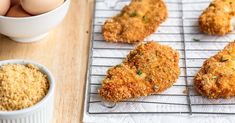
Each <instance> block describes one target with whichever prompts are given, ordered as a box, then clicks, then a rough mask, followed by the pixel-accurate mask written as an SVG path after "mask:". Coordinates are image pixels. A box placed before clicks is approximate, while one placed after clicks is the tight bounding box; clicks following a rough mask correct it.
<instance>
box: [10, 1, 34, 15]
mask: <svg viewBox="0 0 235 123" xmlns="http://www.w3.org/2000/svg"><path fill="white" fill-rule="evenodd" d="M6 16H8V17H29V16H31V15H30V14H28V13H27V12H25V11H24V10H23V9H22V7H21V6H20V5H19V4H17V5H15V6H13V7H11V8H10V10H9V11H8V12H7V15H6Z"/></svg>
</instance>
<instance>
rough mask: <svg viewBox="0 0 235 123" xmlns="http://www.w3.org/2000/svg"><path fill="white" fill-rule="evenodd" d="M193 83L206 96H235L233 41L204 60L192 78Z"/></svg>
mask: <svg viewBox="0 0 235 123" xmlns="http://www.w3.org/2000/svg"><path fill="white" fill-rule="evenodd" d="M194 85H195V88H196V90H197V91H198V92H199V93H200V94H202V95H204V96H207V97H208V98H213V99H217V98H230V97H232V96H235V42H231V43H230V44H229V45H227V46H226V47H225V48H224V49H223V50H222V51H220V52H219V53H218V54H216V55H215V56H212V57H210V58H209V59H207V60H206V61H205V62H204V64H203V66H202V68H201V69H200V71H199V72H198V73H197V75H196V76H195V78H194Z"/></svg>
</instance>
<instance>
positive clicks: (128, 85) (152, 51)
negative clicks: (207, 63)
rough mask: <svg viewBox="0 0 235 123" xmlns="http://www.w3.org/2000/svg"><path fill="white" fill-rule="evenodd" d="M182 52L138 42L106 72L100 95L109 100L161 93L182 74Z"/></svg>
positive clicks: (116, 100)
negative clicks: (180, 62)
mask: <svg viewBox="0 0 235 123" xmlns="http://www.w3.org/2000/svg"><path fill="white" fill-rule="evenodd" d="M178 63H179V54H178V52H177V51H175V50H173V49H172V48H171V47H169V46H164V45H160V44H158V43H155V42H149V43H146V44H141V45H139V46H138V47H137V48H136V49H134V50H133V51H131V52H130V53H129V55H128V56H127V58H126V59H125V60H124V61H123V63H121V64H120V65H117V66H115V67H113V68H110V69H109V70H108V72H107V76H106V78H105V79H104V80H103V83H102V86H101V88H100V89H99V91H98V92H99V95H100V96H101V97H103V99H105V100H107V101H110V102H119V101H122V100H125V99H130V98H137V97H140V96H148V95H151V94H157V93H160V92H162V91H164V90H166V89H167V88H169V87H171V86H172V85H173V84H174V83H175V82H176V80H177V78H178V77H179V74H180V68H179V65H178Z"/></svg>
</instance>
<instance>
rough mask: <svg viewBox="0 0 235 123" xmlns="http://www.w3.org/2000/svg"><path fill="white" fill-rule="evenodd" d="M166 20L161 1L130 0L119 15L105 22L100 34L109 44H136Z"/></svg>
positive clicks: (164, 9) (165, 12)
mask: <svg viewBox="0 0 235 123" xmlns="http://www.w3.org/2000/svg"><path fill="white" fill-rule="evenodd" d="M166 18H167V8H166V5H165V3H164V2H163V1H162V0H132V1H131V3H130V4H129V5H128V6H125V7H124V8H123V10H122V12H121V13H120V14H119V15H117V16H115V17H113V18H111V19H109V20H107V21H106V22H105V24H104V26H103V29H102V33H103V36H104V39H105V40H106V41H109V42H124V43H136V42H140V41H143V39H144V38H145V37H147V36H148V35H150V34H152V33H153V32H155V30H156V28H157V27H158V26H159V25H160V24H161V23H162V22H163V21H165V20H166Z"/></svg>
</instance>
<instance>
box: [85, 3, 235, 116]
mask: <svg viewBox="0 0 235 123" xmlns="http://www.w3.org/2000/svg"><path fill="white" fill-rule="evenodd" d="M129 2H130V0H96V1H95V5H94V16H93V32H92V40H91V47H90V48H91V49H90V59H89V61H90V62H89V66H88V67H89V70H88V79H87V84H88V85H87V88H86V89H87V95H86V96H87V97H86V98H87V101H86V103H87V104H86V106H87V107H86V109H87V112H88V113H89V114H157V113H161V114H225V115H233V114H235V98H231V99H219V100H212V99H207V98H205V97H202V96H200V95H198V94H197V93H196V92H195V90H194V89H193V77H194V75H195V74H196V72H197V71H198V70H199V69H200V67H201V65H202V63H203V61H204V60H205V59H206V58H208V57H210V56H212V55H214V54H216V53H217V52H218V51H219V50H221V49H222V48H223V47H224V46H225V45H226V44H228V43H229V41H232V40H233V39H235V34H234V33H231V34H229V35H227V36H224V37H217V36H208V35H204V34H202V33H201V32H199V31H198V23H197V21H198V17H199V15H200V14H201V13H202V11H203V9H205V8H206V7H207V6H208V5H209V3H210V2H211V0H196V1H195V0H165V2H166V4H167V7H168V11H169V12H168V14H169V17H168V19H167V21H166V22H164V23H163V24H162V25H161V26H160V27H159V28H158V31H156V32H155V33H154V34H152V35H151V36H149V37H147V38H146V39H145V41H151V40H154V41H158V42H159V43H160V44H165V45H169V46H171V47H173V48H175V49H176V50H178V51H179V53H180V69H181V75H180V77H179V79H178V81H177V82H176V83H175V84H174V86H173V87H171V88H169V89H168V90H166V91H165V92H163V93H161V94H156V95H151V96H148V97H142V98H139V99H133V100H127V101H123V102H120V103H117V104H108V103H106V102H103V101H102V100H101V98H100V97H99V95H98V93H97V90H98V88H99V87H100V85H101V82H102V79H103V78H104V76H105V74H106V71H107V69H109V68H110V67H112V66H114V65H116V64H119V63H121V61H122V60H123V58H124V57H125V56H126V55H127V54H128V53H129V51H130V50H132V49H133V48H134V46H133V45H129V44H120V43H108V42H105V41H104V39H103V37H102V34H101V28H102V25H103V23H104V22H105V20H106V19H108V18H110V17H112V16H114V15H116V14H118V13H119V12H120V10H121V9H122V8H123V7H124V6H125V5H127V4H128V3H129ZM185 90H187V92H188V93H184V92H185Z"/></svg>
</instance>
